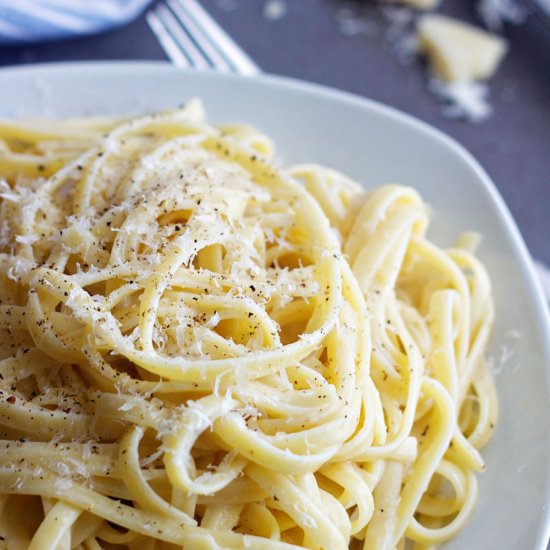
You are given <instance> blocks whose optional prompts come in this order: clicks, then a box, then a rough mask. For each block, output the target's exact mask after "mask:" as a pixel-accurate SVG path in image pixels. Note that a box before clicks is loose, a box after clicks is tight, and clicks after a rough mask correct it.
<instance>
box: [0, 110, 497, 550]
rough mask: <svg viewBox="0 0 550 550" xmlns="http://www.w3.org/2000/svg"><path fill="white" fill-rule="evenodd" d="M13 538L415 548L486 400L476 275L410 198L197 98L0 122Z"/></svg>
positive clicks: (0, 356) (472, 495) (458, 510)
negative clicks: (217, 114)
mask: <svg viewBox="0 0 550 550" xmlns="http://www.w3.org/2000/svg"><path fill="white" fill-rule="evenodd" d="M0 197H1V198H0V256H1V261H0V388H1V389H0V540H1V541H3V542H2V543H0V545H1V544H3V545H4V546H5V547H6V548H8V549H16V550H18V549H21V548H29V549H31V550H43V549H62V550H68V549H78V550H83V549H86V550H92V549H100V548H106V549H109V548H112V549H114V548H128V549H133V550H141V549H173V548H184V549H185V550H214V549H221V548H229V549H235V550H236V549H245V548H253V549H259V550H275V549H281V550H283V549H289V550H290V549H292V548H294V549H296V548H310V549H315V550H321V549H326V550H340V549H342V550H343V549H348V548H353V549H359V548H362V549H374V550H385V549H393V548H401V549H402V548H405V545H407V547H409V546H408V545H413V546H414V548H417V549H428V548H433V547H434V545H439V544H441V543H443V542H444V541H446V540H448V539H450V538H452V537H454V536H456V534H457V533H458V532H459V530H460V529H462V528H463V527H464V525H465V523H466V522H467V521H468V518H469V517H470V516H471V514H472V512H473V510H474V507H475V502H476V495H477V481H476V474H477V473H478V472H481V471H482V470H483V469H484V463H483V459H482V457H481V455H480V453H479V449H480V448H481V447H482V446H483V445H484V444H485V443H486V442H487V441H488V439H489V438H490V436H491V433H492V431H493V428H494V423H495V419H496V415H497V400H496V394H495V389H494V386H493V381H492V378H491V376H490V375H489V373H488V370H487V367H486V365H485V361H484V350H485V348H486V344H487V340H488V337H489V332H490V328H491V324H492V320H493V305H492V298H491V289H490V283H489V279H488V277H487V274H486V272H485V270H484V268H483V266H482V265H481V264H480V262H479V261H478V260H477V259H476V258H475V257H474V255H473V248H475V246H474V245H475V238H474V237H472V236H471V235H465V236H463V237H462V238H461V239H460V240H459V243H458V244H457V245H456V246H455V247H454V248H449V249H445V250H443V249H441V248H439V247H437V246H435V245H434V244H433V243H432V242H430V241H429V240H428V239H427V238H426V229H427V224H428V215H427V209H426V207H425V205H424V203H423V202H422V199H421V198H420V196H419V195H418V193H417V192H416V191H414V190H413V189H411V188H409V187H404V186H401V185H396V184H391V185H384V186H382V187H380V188H377V189H372V190H369V191H367V192H365V191H364V190H363V188H362V187H361V186H360V185H359V184H357V183H355V182H353V181H351V180H350V179H348V178H346V177H345V176H343V175H342V174H340V173H338V172H335V171H333V170H330V169H327V168H324V167H321V166H318V165H300V166H291V167H289V168H281V167H279V166H278V165H277V163H276V161H275V160H274V150H273V145H272V143H271V141H270V140H269V138H268V137H267V136H265V135H263V134H261V133H259V132H258V131H256V130H255V129H252V128H250V127H247V126H230V127H229V126H228V127H213V126H210V125H208V124H206V123H205V122H204V117H203V113H202V107H201V105H200V103H198V102H196V101H192V102H190V103H189V104H188V105H187V106H185V107H184V108H181V109H179V110H175V111H169V112H162V113H158V114H154V115H150V116H144V117H142V118H135V119H122V118H121V119H112V118H91V119H79V120H67V121H57V122H51V121H49V122H48V121H29V122H25V123H15V122H10V121H4V122H0Z"/></svg>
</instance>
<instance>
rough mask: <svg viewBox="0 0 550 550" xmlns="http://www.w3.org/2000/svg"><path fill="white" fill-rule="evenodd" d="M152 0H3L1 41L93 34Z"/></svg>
mask: <svg viewBox="0 0 550 550" xmlns="http://www.w3.org/2000/svg"><path fill="white" fill-rule="evenodd" d="M150 2H151V0H0V44H3V45H6V44H20V43H24V42H38V41H41V40H53V39H56V38H69V37H72V36H79V35H81V34H91V33H95V32H99V31H103V30H106V29H108V28H110V27H115V26H117V25H122V24H124V23H128V22H130V21H131V20H132V19H134V18H135V17H137V16H138V15H139V14H140V13H141V12H142V11H143V9H144V8H145V6H147V4H149V3H150Z"/></svg>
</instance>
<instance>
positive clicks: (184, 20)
mask: <svg viewBox="0 0 550 550" xmlns="http://www.w3.org/2000/svg"><path fill="white" fill-rule="evenodd" d="M167 3H168V5H169V6H170V8H171V9H172V11H173V12H174V15H175V16H176V17H177V18H178V19H179V20H180V22H181V24H182V25H183V26H184V27H185V29H186V30H187V32H188V33H189V36H190V37H191V38H192V39H193V40H194V41H195V43H196V44H197V46H198V47H199V48H201V49H202V51H203V52H204V53H205V55H206V56H207V57H208V58H209V60H210V62H211V63H212V64H213V66H214V68H215V69H217V70H218V71H220V72H223V73H228V72H233V68H232V66H231V64H230V62H228V61H227V59H225V57H224V56H223V55H222V53H221V52H219V51H218V50H217V49H216V47H215V46H214V45H213V44H212V42H211V39H210V38H209V37H208V35H206V34H205V32H204V30H203V29H201V28H200V27H199V26H198V25H197V23H196V22H195V21H194V19H193V18H192V17H191V16H190V15H189V14H188V13H187V11H185V10H184V9H183V8H182V6H181V4H180V3H178V2H176V1H174V0H167Z"/></svg>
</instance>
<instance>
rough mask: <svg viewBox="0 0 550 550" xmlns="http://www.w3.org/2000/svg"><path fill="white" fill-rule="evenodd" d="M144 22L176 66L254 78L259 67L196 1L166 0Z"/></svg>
mask: <svg viewBox="0 0 550 550" xmlns="http://www.w3.org/2000/svg"><path fill="white" fill-rule="evenodd" d="M146 17H147V23H148V24H149V27H150V28H151V30H152V31H153V33H154V34H155V36H156V37H157V39H158V41H159V42H160V45H161V47H162V49H163V50H164V52H165V53H166V55H167V56H168V58H169V59H170V60H171V61H172V63H173V64H174V65H176V66H177V67H184V68H194V69H198V70H208V69H214V70H216V71H219V72H224V73H231V72H233V73H239V74H243V75H255V74H258V73H260V72H261V71H260V68H259V67H258V65H256V63H254V61H252V59H250V57H249V56H248V55H247V54H246V53H245V52H244V51H243V50H242V49H241V48H240V47H239V46H238V45H237V44H236V43H235V41H234V40H233V39H232V38H231V37H230V36H229V35H228V34H227V33H226V32H225V31H224V30H223V29H222V28H221V27H220V26H219V25H218V23H216V21H215V20H214V19H213V18H212V17H211V16H210V14H209V13H208V12H207V11H206V10H205V9H204V8H203V7H202V6H201V5H200V4H199V3H198V2H197V1H196V0H166V1H165V2H162V3H160V4H158V5H157V6H156V7H155V8H154V9H153V10H151V11H150V12H148V13H147V16H146Z"/></svg>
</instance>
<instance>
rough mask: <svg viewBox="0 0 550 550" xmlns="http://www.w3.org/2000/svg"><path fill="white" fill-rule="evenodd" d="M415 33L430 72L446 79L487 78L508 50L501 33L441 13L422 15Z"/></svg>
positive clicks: (458, 80)
mask: <svg viewBox="0 0 550 550" xmlns="http://www.w3.org/2000/svg"><path fill="white" fill-rule="evenodd" d="M417 34H418V39H419V42H420V46H421V48H422V50H423V51H424V53H425V54H426V55H427V56H428V59H429V62H430V67H431V69H432V72H433V73H434V74H435V76H437V77H438V78H440V79H441V80H444V81H446V82H467V81H471V80H485V79H487V78H490V77H491V76H492V75H493V74H494V72H495V71H496V69H497V67H498V65H499V63H500V61H501V60H502V58H503V56H504V54H505V53H506V50H507V44H506V41H505V40H504V39H503V38H501V37H500V36H497V35H496V34H492V33H488V32H486V31H484V30H481V29H478V28H477V27H474V26H473V25H469V24H467V23H463V22H462V21H457V20H456V19H453V18H451V17H446V16H444V15H436V14H427V15H423V16H422V17H421V18H420V19H419V21H418V23H417Z"/></svg>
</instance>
